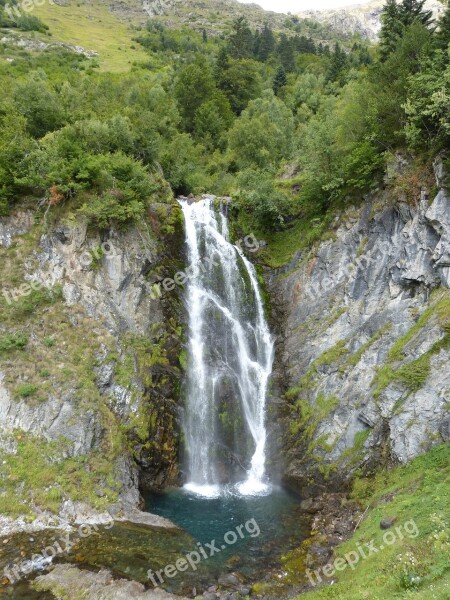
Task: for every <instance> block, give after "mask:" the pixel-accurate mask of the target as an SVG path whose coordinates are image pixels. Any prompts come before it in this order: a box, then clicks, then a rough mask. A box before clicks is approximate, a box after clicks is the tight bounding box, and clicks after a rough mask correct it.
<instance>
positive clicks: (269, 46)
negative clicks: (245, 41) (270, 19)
mask: <svg viewBox="0 0 450 600" xmlns="http://www.w3.org/2000/svg"><path fill="white" fill-rule="evenodd" d="M275 45H276V42H275V37H274V35H273V31H272V29H271V27H270V25H268V24H267V23H266V24H265V25H264V29H263V30H262V31H261V33H260V34H259V35H258V37H257V41H256V45H255V53H256V57H257V58H258V60H260V61H261V62H265V61H266V60H267V59H268V58H269V56H270V55H271V54H272V53H273V51H274V50H275Z"/></svg>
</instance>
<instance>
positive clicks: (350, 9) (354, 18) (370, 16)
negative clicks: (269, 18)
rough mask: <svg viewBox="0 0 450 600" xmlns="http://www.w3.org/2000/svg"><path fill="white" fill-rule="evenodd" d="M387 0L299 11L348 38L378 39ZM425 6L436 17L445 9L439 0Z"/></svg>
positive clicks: (304, 17) (429, 1) (430, 0)
mask: <svg viewBox="0 0 450 600" xmlns="http://www.w3.org/2000/svg"><path fill="white" fill-rule="evenodd" d="M384 4H385V0H375V1H372V2H368V3H360V4H358V3H353V4H349V6H343V7H341V8H336V9H332V10H307V11H302V12H300V13H298V16H299V17H301V18H303V19H313V20H314V21H318V22H319V23H322V24H323V25H328V26H329V27H330V28H331V29H332V30H333V31H335V32H336V33H338V34H339V35H342V36H343V37H346V38H351V37H352V36H353V35H355V34H356V35H360V36H361V37H363V38H365V39H367V40H370V41H377V40H378V34H379V33H380V29H381V12H382V9H383V6H384ZM425 7H426V8H427V9H428V10H432V11H433V14H434V16H435V18H437V17H438V16H439V15H440V14H441V12H442V11H443V5H442V3H441V2H439V1H438V0H427V1H426V2H425Z"/></svg>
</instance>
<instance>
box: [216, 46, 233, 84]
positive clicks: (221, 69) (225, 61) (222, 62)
mask: <svg viewBox="0 0 450 600" xmlns="http://www.w3.org/2000/svg"><path fill="white" fill-rule="evenodd" d="M229 66H230V61H229V56H228V50H227V48H226V46H222V47H221V48H220V50H219V53H218V54H217V60H216V65H215V67H214V78H215V80H216V81H220V80H221V78H222V76H223V74H224V73H225V71H226V70H227V69H228V67H229Z"/></svg>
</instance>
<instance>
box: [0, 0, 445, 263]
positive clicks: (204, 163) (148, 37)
mask: <svg viewBox="0 0 450 600" xmlns="http://www.w3.org/2000/svg"><path fill="white" fill-rule="evenodd" d="M39 10H40V11H41V12H38V14H47V12H46V9H45V10H44V8H42V9H39ZM61 10H63V9H61ZM64 10H65V9H64ZM70 10H72V11H73V12H74V14H75V13H76V14H77V15H78V17H79V18H80V19H82V18H84V17H82V14H84V13H83V10H82V7H72V6H71V7H70ZM89 10H92V11H93V14H94V13H95V14H97V11H98V10H99V11H100V8H97V7H91V8H89ZM98 14H100V13H98ZM102 14H103V13H102ZM163 21H164V19H157V20H152V21H149V22H148V23H147V24H146V25H144V26H139V27H137V28H135V30H134V33H133V36H134V41H135V43H136V44H137V45H138V46H139V47H140V50H139V52H141V55H142V54H143V53H146V56H147V62H146V63H143V64H137V63H136V64H135V65H134V66H133V69H132V70H131V72H129V73H127V74H123V75H122V76H121V77H117V76H116V74H115V73H111V72H104V73H99V72H97V71H96V66H95V65H96V63H95V61H91V62H89V61H87V60H86V59H84V58H83V57H80V56H77V55H74V54H73V53H71V52H70V51H68V50H65V49H64V50H63V49H61V48H59V49H58V48H49V49H48V50H47V51H46V52H45V53H30V52H26V51H23V52H18V51H17V50H14V48H13V46H8V45H6V46H5V48H4V49H3V50H2V52H7V53H8V55H9V54H10V53H11V52H12V53H13V54H12V55H13V57H14V59H13V61H12V62H8V61H4V62H2V63H1V64H0V78H1V79H2V81H3V82H4V85H3V89H4V95H3V96H2V99H1V101H0V125H1V127H0V214H2V215H4V214H7V212H8V210H9V209H10V207H11V205H13V204H14V203H15V202H16V200H17V199H20V198H22V197H23V196H31V197H35V198H36V199H37V200H38V202H37V203H38V204H39V205H41V206H42V204H43V203H44V204H45V205H46V207H48V208H49V210H54V209H55V208H56V207H57V206H58V205H60V204H68V203H70V204H71V206H72V208H73V209H74V210H77V211H81V212H80V214H82V215H84V216H85V217H86V218H87V219H88V220H89V221H90V223H91V224H93V225H95V226H99V227H108V226H110V225H111V224H116V225H121V224H127V223H129V222H130V221H132V220H137V219H140V218H141V216H142V215H143V214H144V211H145V207H146V206H147V202H148V200H149V198H150V197H156V198H158V200H159V199H164V201H166V200H167V198H168V193H167V190H168V184H169V185H170V186H171V188H172V191H173V192H174V193H175V194H180V193H181V194H189V193H194V194H196V193H203V192H215V193H219V194H227V193H231V192H234V193H235V206H236V207H237V209H239V207H240V208H241V211H240V213H239V211H238V213H239V216H238V219H239V220H240V224H241V226H242V227H244V228H247V229H249V230H254V229H255V228H258V229H259V230H260V231H261V235H263V236H264V237H265V238H267V239H268V240H273V241H272V243H274V244H275V246H277V244H278V245H279V248H278V249H277V248H274V253H273V257H272V258H274V257H275V255H277V257H276V259H275V258H274V260H275V262H278V261H279V260H280V259H281V256H288V255H290V254H291V252H287V251H285V248H284V246H285V244H284V243H283V244H281V243H280V244H279V238H277V234H278V232H280V233H281V230H283V228H284V231H285V233H286V239H289V240H290V242H289V247H290V249H291V250H292V251H295V249H296V248H299V247H300V246H302V245H303V244H304V243H307V242H306V241H305V240H309V241H311V240H313V239H317V237H318V236H320V235H321V234H322V229H323V226H322V225H320V226H316V225H314V226H311V219H317V223H322V224H323V223H325V222H326V221H327V218H328V217H326V213H328V212H329V214H331V211H332V207H334V206H341V205H342V204H345V203H346V202H352V203H353V202H355V201H358V200H359V199H361V198H362V197H363V195H364V194H365V193H366V192H367V191H369V190H370V189H372V188H374V187H376V186H377V185H379V184H380V182H381V176H382V173H383V169H384V165H385V156H386V151H391V150H392V151H394V150H396V149H397V148H398V147H404V146H406V145H408V146H409V147H411V148H413V149H414V152H415V154H416V155H419V156H420V155H421V153H423V154H426V155H427V156H429V153H430V152H435V151H440V150H442V149H444V148H446V147H447V146H448V138H449V127H450V126H449V122H448V85H449V82H448V78H449V71H448V68H449V66H448V65H449V62H450V61H449V59H448V51H447V46H448V39H447V38H448V10H447V11H446V12H445V13H444V16H443V17H442V18H441V21H440V23H439V24H438V27H437V28H436V29H434V28H432V27H431V24H430V15H429V13H428V11H427V10H425V9H424V7H423V2H422V1H421V0H403V2H402V3H401V4H396V3H395V2H394V1H393V0H389V1H388V3H387V5H386V7H385V10H384V12H383V29H382V32H381V38H382V41H381V46H380V50H379V54H377V52H378V51H377V49H375V48H373V47H369V46H368V45H367V44H366V43H364V42H363V41H361V40H359V39H352V40H351V41H348V40H347V41H346V40H344V39H342V40H337V39H336V38H334V39H333V41H331V37H330V36H329V32H327V31H326V29H325V28H324V27H323V26H321V25H319V24H318V23H314V22H313V21H311V20H304V21H302V20H298V19H295V18H294V17H292V16H289V17H287V18H286V21H285V23H284V24H283V27H282V30H280V31H275V30H274V29H273V28H272V25H271V24H270V23H269V22H267V23H264V24H263V25H262V26H261V27H258V28H255V27H254V26H253V25H252V22H251V21H247V20H246V19H245V18H243V17H242V16H239V15H235V17H234V18H233V20H232V21H231V22H230V24H229V25H228V26H227V27H228V28H227V29H226V28H225V27H224V29H223V35H222V36H221V37H218V36H212V35H209V31H208V34H206V31H205V32H203V28H201V29H199V30H198V31H194V30H192V28H188V27H185V26H184V25H183V26H179V27H178V28H176V27H168V26H167V25H166V24H164V23H163ZM49 23H50V22H49ZM110 25H111V21H110V19H109V18H108V19H106V16H105V21H104V26H105V27H110ZM49 26H50V28H51V30H52V31H53V28H54V25H53V24H52V23H50V25H49ZM63 30H64V27H62V26H61V27H59V28H58V29H56V31H58V32H59V33H60V34H62V32H63ZM119 30H120V32H121V31H122V30H121V29H120V27H119V29H118V31H119ZM64 31H65V30H64ZM66 33H67V32H66ZM122 33H123V32H122ZM122 33H118V35H120V36H121V35H122ZM80 35H81V33H80ZM127 35H128V34H127ZM121 39H122V38H121ZM318 40H320V43H319V41H318ZM108 51H109V50H108ZM136 51H137V50H136ZM115 59H116V60H117V61H119V57H117V56H116V57H115ZM119 62H120V61H119ZM102 64H103V66H104V64H105V63H102ZM121 64H122V63H121ZM272 91H273V92H274V93H272ZM284 171H285V172H284ZM280 182H282V183H280ZM289 186H291V187H289ZM295 231H301V232H302V234H304V235H303V238H304V239H301V240H300V238H298V239H296V238H295V236H294V232H295ZM282 246H283V248H282ZM278 250H280V251H279V252H278ZM272 258H269V261H270V260H272Z"/></svg>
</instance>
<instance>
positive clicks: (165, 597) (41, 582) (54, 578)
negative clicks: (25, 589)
mask: <svg viewBox="0 0 450 600" xmlns="http://www.w3.org/2000/svg"><path fill="white" fill-rule="evenodd" d="M33 587H34V589H36V590H38V591H48V592H54V593H55V596H56V595H57V596H58V597H61V596H64V598H65V599H66V600H78V599H79V598H81V597H82V598H102V599H103V600H123V599H124V598H127V600H134V599H136V600H187V599H186V597H181V596H175V595H173V594H169V593H168V592H165V591H163V590H159V589H156V590H148V591H146V590H145V587H144V586H143V585H142V584H141V583H138V582H137V581H129V580H126V579H118V580H116V579H114V578H113V576H112V575H111V573H110V572H109V571H107V570H106V569H102V570H101V571H99V572H98V573H93V572H90V571H85V570H81V569H79V568H78V567H76V566H74V565H70V564H69V565H56V566H55V567H54V568H53V570H52V571H51V572H50V573H48V574H47V575H41V576H40V577H37V578H36V579H35V580H34V582H33Z"/></svg>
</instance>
